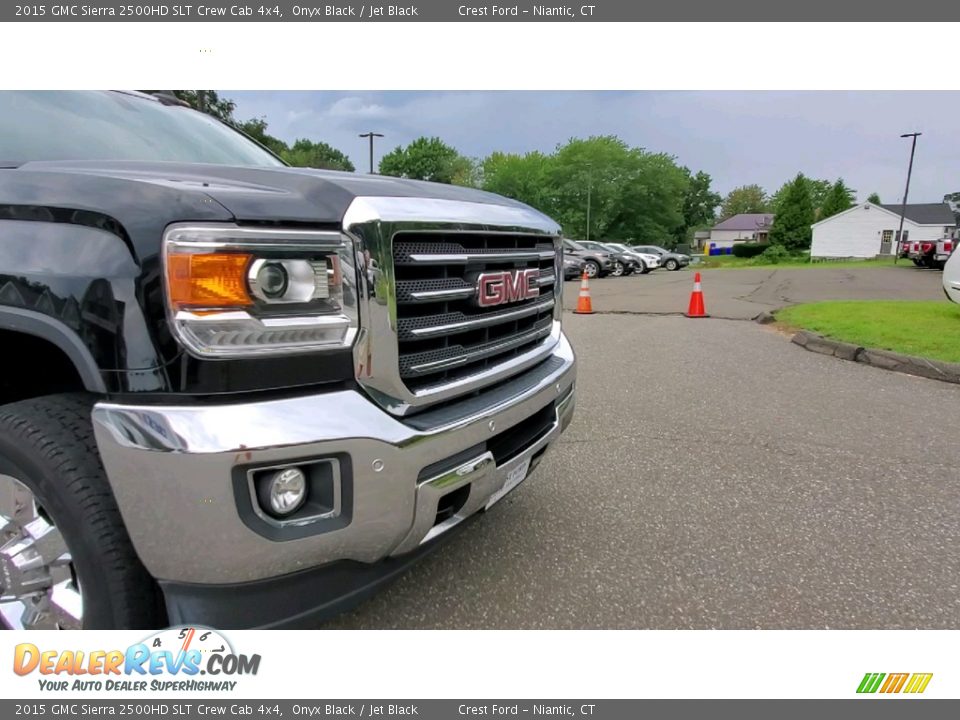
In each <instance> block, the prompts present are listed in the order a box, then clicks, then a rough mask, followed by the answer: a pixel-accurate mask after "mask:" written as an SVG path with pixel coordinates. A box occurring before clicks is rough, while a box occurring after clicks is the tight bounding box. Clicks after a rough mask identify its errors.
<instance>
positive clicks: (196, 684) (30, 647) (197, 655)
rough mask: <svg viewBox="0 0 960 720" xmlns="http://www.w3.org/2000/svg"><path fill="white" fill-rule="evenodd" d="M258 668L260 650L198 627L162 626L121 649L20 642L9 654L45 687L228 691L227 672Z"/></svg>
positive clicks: (234, 683)
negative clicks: (249, 651) (239, 647)
mask: <svg viewBox="0 0 960 720" xmlns="http://www.w3.org/2000/svg"><path fill="white" fill-rule="evenodd" d="M259 669H260V655H245V654H241V653H237V652H235V651H234V649H233V646H232V645H231V644H230V642H229V641H228V640H227V639H226V638H225V637H224V636H223V635H221V634H220V633H219V632H217V631H216V630H213V629H211V628H203V627H176V628H170V629H169V630H163V631H161V632H159V633H157V634H155V635H151V636H150V637H148V638H146V639H144V640H142V641H141V642H138V643H135V644H133V645H130V646H129V647H128V648H126V649H125V650H46V649H41V648H39V647H37V646H36V645H34V644H33V643H20V644H19V645H17V646H16V648H14V657H13V671H14V672H15V673H16V674H17V675H20V676H22V677H26V676H31V675H37V676H39V677H37V682H38V683H39V686H40V689H41V690H46V691H57V690H61V691H71V692H72V691H77V690H81V691H82V690H91V691H104V690H106V691H120V692H130V691H134V692H139V691H147V690H150V691H157V690H171V691H177V692H184V691H202V692H216V691H225V692H229V691H232V690H234V689H235V688H236V686H237V682H238V681H237V680H235V679H233V678H236V677H238V676H244V675H256V674H257V671H258V670H259ZM200 676H202V678H201V677H200Z"/></svg>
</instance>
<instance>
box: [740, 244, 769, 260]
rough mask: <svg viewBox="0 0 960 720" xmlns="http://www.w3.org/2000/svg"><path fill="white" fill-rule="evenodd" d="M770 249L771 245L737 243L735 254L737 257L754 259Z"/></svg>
mask: <svg viewBox="0 0 960 720" xmlns="http://www.w3.org/2000/svg"><path fill="white" fill-rule="evenodd" d="M768 247H770V243H758V242H748V243H737V244H735V245H734V246H733V254H734V255H736V256H737V257H742V258H752V257H756V256H757V255H759V254H760V253H762V252H763V251H764V250H766V249H767V248H768Z"/></svg>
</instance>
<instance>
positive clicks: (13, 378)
mask: <svg viewBox="0 0 960 720" xmlns="http://www.w3.org/2000/svg"><path fill="white" fill-rule="evenodd" d="M562 280H563V254H562V252H561V251H560V232H559V228H558V226H557V225H556V223H554V222H553V221H552V220H550V219H549V218H547V217H545V216H544V215H542V214H540V213H539V212H537V211H535V210H533V209H532V208H530V207H527V206H525V205H523V204H520V203H517V202H514V201H511V200H508V199H506V198H503V197H499V196H496V195H491V194H489V193H485V192H480V191H477V190H472V189H466V188H460V187H453V186H447V185H439V184H432V183H423V182H416V181H411V180H404V179H399V178H389V177H381V176H360V175H355V174H350V173H336V172H329V171H320V170H311V169H304V168H291V167H288V166H286V165H285V164H284V163H283V162H282V161H281V160H279V159H278V158H277V157H276V156H274V155H273V154H271V153H270V152H269V151H268V150H266V149H265V148H263V147H261V146H260V145H259V144H257V143H255V142H254V141H252V140H251V139H249V138H248V137H246V136H245V135H243V134H242V133H240V132H238V131H237V130H235V129H233V128H232V127H229V126H228V125H225V124H223V123H221V122H219V121H217V120H216V119H214V118H211V117H209V116H207V115H204V114H202V113H199V112H196V111H194V110H191V109H189V108H186V107H182V106H181V105H180V104H177V103H176V102H173V101H171V100H170V99H165V98H162V97H155V96H151V95H145V94H141V93H135V92H53V93H46V92H43V93H35V92H29V93H21V92H0V358H2V361H0V525H2V531H3V537H2V539H0V543H2V547H0V619H2V623H3V624H5V625H7V626H9V627H13V628H80V627H84V628H94V627H96V628H129V627H134V628H149V627H161V626H165V625H175V624H182V623H191V624H193V623H197V624H204V625H210V626H215V627H220V628H243V627H304V626H309V625H310V624H311V623H316V622H317V621H318V620H321V619H323V618H325V617H328V616H330V615H331V614H333V613H336V612H339V611H341V610H343V609H345V608H347V607H349V606H351V605H352V604H353V603H355V602H357V601H358V600H359V599H361V598H362V597H364V596H366V595H367V594H369V592H371V591H372V590H373V589H375V588H376V587H378V586H379V585H380V584H382V583H383V582H385V581H387V580H389V579H390V578H391V577H393V576H395V575H396V574H397V573H398V572H400V571H401V570H402V569H404V568H405V567H406V566H408V565H409V564H410V562H411V561H413V560H415V559H417V558H419V557H420V556H422V555H423V554H424V553H426V552H429V551H430V550H431V549H433V548H434V547H435V546H436V545H437V543H438V542H439V541H440V540H441V539H442V538H443V537H444V536H447V535H448V531H450V530H452V529H453V528H454V527H456V526H457V525H459V524H460V523H461V522H462V521H464V520H465V519H467V518H470V517H471V516H475V515H477V514H478V513H479V512H481V511H484V510H486V509H488V508H490V507H491V506H492V505H493V504H494V503H496V502H497V501H498V500H499V499H500V498H501V497H503V496H504V495H505V494H506V493H508V492H510V491H511V490H512V489H513V488H514V487H515V486H517V485H518V484H519V483H520V482H522V481H523V480H524V479H525V478H526V477H527V475H528V474H529V473H530V471H531V470H533V468H534V467H536V465H537V464H538V463H539V462H540V459H541V458H542V457H543V454H544V452H545V451H546V450H547V448H548V447H549V446H550V445H551V443H553V442H554V441H555V440H556V439H557V437H558V436H559V435H560V433H561V432H562V431H563V430H564V429H565V428H566V426H567V425H568V424H569V422H570V420H571V418H572V414H573V408H574V381H575V374H576V372H575V360H574V354H573V351H572V349H571V347H570V344H569V343H568V341H567V339H566V338H565V337H564V335H563V333H562V332H561V328H560V324H561V314H562V302H561V291H562V287H563V282H562Z"/></svg>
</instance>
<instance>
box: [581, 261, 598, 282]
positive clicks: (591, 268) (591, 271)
mask: <svg viewBox="0 0 960 720" xmlns="http://www.w3.org/2000/svg"><path fill="white" fill-rule="evenodd" d="M583 270H584V272H586V273H587V277H588V278H595V277H596V276H597V275H599V274H600V266H599V265H597V264H596V263H595V262H593V261H592V260H589V261H587V264H586V265H584V266H583Z"/></svg>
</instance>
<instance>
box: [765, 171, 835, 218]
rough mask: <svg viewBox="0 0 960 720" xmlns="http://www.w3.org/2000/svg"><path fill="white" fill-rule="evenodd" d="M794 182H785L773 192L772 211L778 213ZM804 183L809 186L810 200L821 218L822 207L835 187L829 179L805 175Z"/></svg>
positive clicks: (815, 212)
mask: <svg viewBox="0 0 960 720" xmlns="http://www.w3.org/2000/svg"><path fill="white" fill-rule="evenodd" d="M793 182H794V180H789V181H787V182H785V183H784V184H783V185H782V186H781V187H780V189H779V190H777V191H776V192H775V193H774V194H773V197H771V198H770V212H772V213H777V212H779V211H780V203H781V202H783V198H784V197H785V195H786V193H787V190H788V189H789V188H790V186H791V185H792V184H793ZM803 183H804V184H805V185H806V186H807V193H808V194H809V195H810V202H811V203H813V212H814V216H815V217H817V218H819V215H820V209H821V208H822V207H823V203H824V202H825V201H826V199H827V195H828V194H829V193H830V188H831V187H833V183H831V182H830V181H829V180H814V179H813V178H808V177H806V176H805V175H804V177H803Z"/></svg>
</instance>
